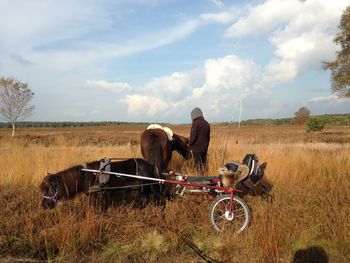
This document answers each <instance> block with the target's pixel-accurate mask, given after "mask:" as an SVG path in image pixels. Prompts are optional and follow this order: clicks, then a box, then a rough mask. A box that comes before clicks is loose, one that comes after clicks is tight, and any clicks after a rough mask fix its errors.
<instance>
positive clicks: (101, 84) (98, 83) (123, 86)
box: [86, 80, 131, 91]
mask: <svg viewBox="0 0 350 263" xmlns="http://www.w3.org/2000/svg"><path fill="white" fill-rule="evenodd" d="M86 84H87V85H88V86H89V87H94V88H102V89H107V90H116V91H125V90H130V89H131V86H130V85H129V84H128V83H125V82H112V83H110V82H107V81H105V80H87V81H86Z"/></svg>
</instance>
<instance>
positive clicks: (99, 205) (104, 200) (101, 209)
mask: <svg viewBox="0 0 350 263" xmlns="http://www.w3.org/2000/svg"><path fill="white" fill-rule="evenodd" d="M90 205H92V206H93V208H94V210H95V211H96V212H97V213H98V214H100V213H102V214H103V213H105V212H107V209H108V207H109V198H108V192H106V191H99V192H96V193H92V194H90Z"/></svg>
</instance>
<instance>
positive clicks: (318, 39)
mask: <svg viewBox="0 0 350 263" xmlns="http://www.w3.org/2000/svg"><path fill="white" fill-rule="evenodd" d="M268 2H270V4H271V3H273V2H274V1H266V2H265V3H268ZM286 2H287V1H286ZM290 2H295V1H290ZM347 4H350V1H349V0H346V1H342V0H340V1H336V2H334V1H328V0H307V1H305V2H300V3H299V5H298V12H297V13H295V12H288V15H287V16H286V17H288V19H287V20H285V21H284V23H281V21H278V19H277V20H276V22H279V23H280V27H279V29H278V30H276V31H274V32H273V33H272V36H271V37H270V38H269V40H270V43H271V44H272V46H273V47H275V52H274V54H275V57H274V58H272V59H271V61H270V62H269V63H268V64H267V65H266V66H265V69H266V73H265V77H264V85H276V84H278V83H284V82H289V81H293V80H294V79H295V78H296V77H298V75H300V74H302V73H303V72H305V71H307V70H310V69H316V70H318V69H320V68H321V66H322V61H327V60H330V59H332V58H333V57H334V54H335V52H336V50H337V47H336V46H335V44H334V42H333V38H334V35H335V33H336V31H337V26H338V23H339V20H340V16H341V14H342V11H343V10H344V8H345V7H346V5H347ZM248 16H249V15H248ZM254 30H255V29H254ZM250 33H252V32H250Z"/></svg>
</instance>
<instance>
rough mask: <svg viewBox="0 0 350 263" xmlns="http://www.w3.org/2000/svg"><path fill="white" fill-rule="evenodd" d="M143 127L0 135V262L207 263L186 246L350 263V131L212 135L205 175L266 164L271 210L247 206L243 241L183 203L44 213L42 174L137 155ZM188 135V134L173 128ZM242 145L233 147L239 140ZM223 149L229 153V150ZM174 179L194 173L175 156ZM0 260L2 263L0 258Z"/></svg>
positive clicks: (202, 203) (239, 255)
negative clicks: (246, 161)
mask: <svg viewBox="0 0 350 263" xmlns="http://www.w3.org/2000/svg"><path fill="white" fill-rule="evenodd" d="M144 128H145V127H143V126H111V127H94V128H70V129H23V130H18V134H17V136H16V138H14V139H11V138H9V137H8V135H7V133H8V130H6V129H2V130H0V136H1V139H0V143H1V144H0V167H1V171H0V201H1V202H0V255H1V256H0V257H3V258H6V257H9V256H11V257H19V258H32V259H45V260H49V261H58V262H145V261H148V262H205V261H204V260H203V259H201V258H200V257H199V256H198V255H197V254H196V253H195V252H194V251H193V250H192V249H190V247H189V246H188V245H187V244H186V242H185V240H187V241H189V242H191V243H192V244H193V245H195V246H196V247H197V248H198V249H200V251H202V252H203V253H204V254H205V255H206V256H208V257H210V258H212V259H216V260H218V261H220V262H290V260H291V259H292V257H293V255H294V253H295V252H296V251H298V250H300V249H305V248H308V247H312V246H317V247H320V248H322V249H323V250H324V251H325V252H326V253H327V255H328V257H329V259H330V262H349V261H350V240H349V237H350V219H349V214H350V172H349V171H350V144H349V143H348V142H350V139H349V138H350V130H349V128H348V127H347V128H339V127H333V128H329V129H327V130H326V131H325V132H323V133H305V132H304V131H303V128H302V127H288V126H280V127H261V126H257V127H243V128H242V129H241V130H238V129H237V128H232V129H231V131H230V137H229V138H227V135H228V129H229V127H228V126H213V129H212V141H211V145H210V149H209V154H210V156H209V173H210V174H214V175H215V174H217V168H218V167H219V166H220V165H222V162H223V160H225V161H229V160H233V159H242V158H243V156H244V155H245V154H246V153H249V152H255V153H256V154H257V155H258V156H259V157H260V159H261V160H262V161H267V162H268V170H267V177H268V179H269V180H270V181H271V182H272V183H273V184H274V188H273V191H272V193H273V196H274V198H273V202H267V201H265V200H262V199H260V198H258V197H247V198H245V200H246V201H247V202H248V204H249V206H250V208H251V210H252V214H253V220H252V222H251V225H250V227H249V228H248V229H247V230H246V231H245V232H244V233H243V234H242V235H238V236H236V235H233V234H232V233H221V234H217V233H215V232H214V231H213V230H212V228H211V226H210V224H209V221H208V215H207V214H208V208H209V205H210V202H209V201H207V200H206V199H205V198H204V197H202V196H200V195H198V196H190V195H188V196H184V197H182V198H178V199H176V200H175V201H172V202H168V203H167V205H166V208H165V209H164V210H162V209H161V208H159V207H154V206H149V207H147V208H145V209H142V210H135V209H132V208H131V207H130V206H121V207H116V208H112V209H109V210H108V212H107V214H106V215H99V214H96V213H95V212H94V211H92V210H91V208H90V207H89V205H88V200H87V198H86V197H85V196H80V197H79V198H77V199H75V200H73V201H71V202H66V203H63V204H62V205H61V206H59V207H58V208H57V209H54V210H51V211H46V210H45V211H44V210H42V209H41V208H40V205H39V204H40V200H41V194H40V192H39V191H38V185H39V183H40V182H41V180H42V178H43V177H44V176H45V175H46V174H47V172H55V171H59V170H62V169H64V168H67V167H69V166H71V165H75V164H79V163H83V162H86V161H89V160H95V159H99V158H101V157H104V156H111V157H131V156H133V157H134V156H140V151H139V145H137V144H138V137H139V135H140V133H141V131H142V130H143V129H144ZM172 128H173V129H174V131H175V132H177V133H180V134H183V135H186V134H188V132H189V126H186V125H184V126H180V125H174V126H172ZM237 139H238V144H236V141H237ZM226 143H227V150H226V154H225V156H224V152H225V146H226ZM171 167H172V168H173V169H174V170H176V171H181V172H185V173H188V174H194V171H193V170H192V167H191V163H189V162H186V163H184V161H183V160H182V159H181V158H180V157H179V156H178V155H177V154H175V155H174V158H173V160H172V163H171ZM0 261H1V259H0Z"/></svg>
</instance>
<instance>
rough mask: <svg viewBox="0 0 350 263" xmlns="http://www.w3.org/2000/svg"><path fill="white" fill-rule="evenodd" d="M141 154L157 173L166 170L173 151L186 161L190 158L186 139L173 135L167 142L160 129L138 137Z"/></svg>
mask: <svg viewBox="0 0 350 263" xmlns="http://www.w3.org/2000/svg"><path fill="white" fill-rule="evenodd" d="M140 143H141V153H142V156H143V158H145V159H146V160H147V161H148V162H150V163H151V164H153V165H155V166H156V167H157V168H158V169H159V171H161V172H165V171H166V169H167V168H168V165H169V162H170V160H171V156H172V153H173V151H177V152H178V153H179V154H181V155H182V157H184V158H185V159H186V160H188V159H190V158H191V151H190V149H189V147H188V145H187V138H185V137H183V136H181V135H178V134H175V133H174V135H173V140H172V141H169V139H168V136H167V134H166V133H165V132H164V131H163V130H162V129H148V130H145V131H144V132H143V133H142V134H141V137H140Z"/></svg>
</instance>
